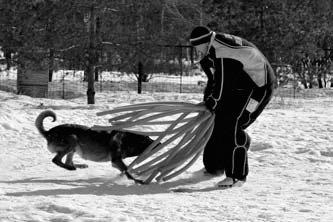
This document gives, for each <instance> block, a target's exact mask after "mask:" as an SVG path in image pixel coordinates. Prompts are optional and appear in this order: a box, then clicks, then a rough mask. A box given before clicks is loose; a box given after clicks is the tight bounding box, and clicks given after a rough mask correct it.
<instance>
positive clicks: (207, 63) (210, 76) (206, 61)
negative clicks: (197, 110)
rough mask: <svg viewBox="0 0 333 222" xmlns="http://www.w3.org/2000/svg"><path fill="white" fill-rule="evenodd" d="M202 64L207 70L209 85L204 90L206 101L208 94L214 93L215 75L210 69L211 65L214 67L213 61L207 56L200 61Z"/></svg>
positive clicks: (202, 67) (204, 69)
mask: <svg viewBox="0 0 333 222" xmlns="http://www.w3.org/2000/svg"><path fill="white" fill-rule="evenodd" d="M200 66H201V69H202V70H203V71H204V72H205V74H206V76H207V79H208V80H207V85H206V87H205V90H204V101H205V100H206V99H207V97H208V96H210V95H211V94H212V90H213V83H214V77H213V73H212V71H211V69H210V67H213V61H212V60H211V59H210V58H208V57H207V56H205V57H204V58H203V59H202V60H201V61H200Z"/></svg>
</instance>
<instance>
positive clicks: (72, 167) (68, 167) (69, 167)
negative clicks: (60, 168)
mask: <svg viewBox="0 0 333 222" xmlns="http://www.w3.org/2000/svg"><path fill="white" fill-rule="evenodd" d="M65 169H67V170H76V167H75V166H71V165H68V166H66V167H65Z"/></svg>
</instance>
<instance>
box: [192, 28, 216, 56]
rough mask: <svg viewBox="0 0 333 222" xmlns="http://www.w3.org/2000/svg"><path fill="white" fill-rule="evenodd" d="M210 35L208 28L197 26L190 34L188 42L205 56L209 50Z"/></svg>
mask: <svg viewBox="0 0 333 222" xmlns="http://www.w3.org/2000/svg"><path fill="white" fill-rule="evenodd" d="M212 34H213V32H212V31H210V30H209V28H207V27H205V26H197V27H195V28H194V29H193V30H192V32H191V35H190V42H191V44H192V45H193V46H194V47H195V49H196V50H197V51H198V52H200V53H202V54H204V55H205V54H207V51H208V50H209V49H208V47H209V43H210V40H211V36H212Z"/></svg>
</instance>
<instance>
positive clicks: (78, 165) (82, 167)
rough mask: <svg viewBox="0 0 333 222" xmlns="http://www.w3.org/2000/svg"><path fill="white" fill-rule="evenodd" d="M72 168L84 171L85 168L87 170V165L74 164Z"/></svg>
mask: <svg viewBox="0 0 333 222" xmlns="http://www.w3.org/2000/svg"><path fill="white" fill-rule="evenodd" d="M74 167H76V168H80V169H85V168H88V165H87V164H74Z"/></svg>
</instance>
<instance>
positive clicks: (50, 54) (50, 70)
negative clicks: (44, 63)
mask: <svg viewBox="0 0 333 222" xmlns="http://www.w3.org/2000/svg"><path fill="white" fill-rule="evenodd" d="M53 70H54V49H50V53H49V82H52V77H53Z"/></svg>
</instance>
